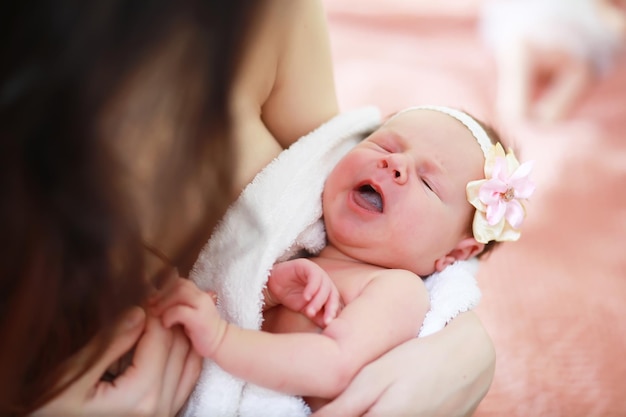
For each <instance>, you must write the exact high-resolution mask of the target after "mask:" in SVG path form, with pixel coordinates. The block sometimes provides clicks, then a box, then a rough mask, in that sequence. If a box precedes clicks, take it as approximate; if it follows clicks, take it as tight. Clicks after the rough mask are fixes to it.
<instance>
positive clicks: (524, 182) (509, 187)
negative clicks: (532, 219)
mask: <svg viewBox="0 0 626 417" xmlns="http://www.w3.org/2000/svg"><path fill="white" fill-rule="evenodd" d="M532 167H533V161H529V162H526V163H524V164H522V165H521V166H520V167H518V168H517V169H516V170H515V171H514V172H513V174H511V175H509V173H508V172H507V169H506V168H507V166H506V160H505V158H501V157H499V158H496V163H495V166H494V168H493V177H492V178H491V179H489V180H487V182H485V183H484V184H483V185H482V186H481V187H480V189H479V191H478V198H480V201H482V203H483V204H484V205H485V206H487V213H486V214H487V222H488V223H489V225H491V226H493V225H495V224H497V223H499V222H500V221H501V220H502V217H504V218H506V220H507V221H508V222H509V224H510V225H511V226H513V227H514V228H516V229H519V228H520V226H521V225H522V222H523V221H524V208H523V207H522V205H521V203H520V202H519V200H520V199H527V198H529V197H530V196H531V195H532V193H533V191H535V184H534V183H533V182H532V181H531V180H530V178H529V175H530V171H531V170H532Z"/></svg>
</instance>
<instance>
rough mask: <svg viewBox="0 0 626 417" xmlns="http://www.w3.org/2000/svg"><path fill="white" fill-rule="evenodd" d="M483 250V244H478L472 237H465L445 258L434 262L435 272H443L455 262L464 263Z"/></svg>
mask: <svg viewBox="0 0 626 417" xmlns="http://www.w3.org/2000/svg"><path fill="white" fill-rule="evenodd" d="M484 248H485V244H484V243H479V242H477V241H476V239H474V238H473V237H466V238H465V239H463V240H461V241H460V242H459V243H457V245H456V246H455V247H454V249H452V250H451V251H450V252H448V253H447V254H446V255H445V256H442V257H441V258H439V259H437V260H436V261H435V270H436V271H437V272H441V271H443V270H444V269H445V268H446V267H447V266H448V265H452V264H453V263H454V262H456V261H465V260H467V259H470V258H471V257H473V256H475V255H478V254H479V253H480V252H482V251H483V249H484Z"/></svg>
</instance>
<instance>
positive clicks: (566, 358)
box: [324, 0, 626, 417]
mask: <svg viewBox="0 0 626 417" xmlns="http://www.w3.org/2000/svg"><path fill="white" fill-rule="evenodd" d="M324 2H325V6H326V10H327V14H328V19H329V25H330V33H331V42H332V48H333V55H334V57H333V59H334V62H335V71H336V82H337V89H338V94H339V100H340V105H341V106H342V109H343V110H349V109H352V108H357V107H361V106H364V105H372V104H373V105H377V106H379V107H380V108H381V110H382V111H383V114H387V113H391V112H393V111H396V110H398V109H401V108H403V107H406V106H409V105H415V104H426V103H430V104H445V105H450V106H456V107H461V108H463V109H465V110H467V111H470V112H472V113H473V114H475V115H476V116H478V117H480V118H482V119H483V120H485V121H487V122H489V123H491V124H494V125H495V126H496V128H498V129H499V130H500V133H501V134H502V135H503V136H504V137H505V138H507V139H508V140H509V141H513V142H514V143H515V146H516V148H517V149H518V151H519V153H521V155H522V159H524V160H529V159H534V160H535V170H534V173H533V179H534V180H535V182H536V183H537V187H538V189H537V192H536V193H535V195H534V196H533V198H532V201H531V204H530V205H529V210H528V212H529V214H528V219H527V222H526V223H525V225H524V233H523V236H522V238H521V240H520V241H518V242H515V243H507V244H505V245H503V246H502V247H500V248H499V249H498V250H497V251H496V252H495V253H493V255H492V256H491V257H490V258H489V259H488V260H487V261H485V262H484V263H483V264H482V266H481V269H480V272H479V275H478V280H479V284H480V286H481V288H482V290H483V300H482V302H481V305H480V306H479V308H478V309H477V312H478V314H479V315H480V317H481V319H482V320H483V322H484V324H485V326H486V327H487V330H488V331H489V332H490V334H491V335H492V337H493V340H494V342H495V346H496V351H497V368H496V374H495V379H494V382H493V385H492V387H491V390H490V392H489V393H488V395H487V397H486V398H485V400H484V401H483V403H482V404H481V405H480V407H479V409H478V411H477V413H476V415H477V416H479V417H487V416H494V417H495V416H498V417H502V416H508V417H513V416H519V417H529V416H544V417H552V416H554V417H556V416H564V417H591V416H624V415H626V360H624V359H623V358H624V356H625V355H626V97H625V96H626V60H621V61H620V62H619V63H618V68H617V69H616V70H615V71H614V72H613V73H612V74H610V75H609V76H608V77H607V78H605V79H602V80H600V81H599V82H598V84H597V85H596V86H595V87H594V88H593V89H592V91H590V92H589V93H588V94H587V95H586V97H585V98H584V100H583V102H582V103H581V104H580V105H579V106H577V107H576V108H575V110H574V112H573V114H572V115H571V116H570V117H569V118H568V119H567V120H565V121H563V122H561V123H559V124H558V125H553V126H539V125H532V124H527V125H524V126H521V127H517V128H515V129H511V128H507V127H506V126H499V125H498V123H497V121H496V120H495V119H494V115H493V101H494V94H495V82H494V81H495V70H494V66H493V62H492V61H491V57H490V54H489V52H488V51H487V50H486V49H485V48H484V46H483V45H482V43H481V40H480V38H479V36H478V33H477V29H476V24H477V19H476V11H477V7H478V5H479V3H480V1H473V2H469V1H463V2H460V1H455V0H440V1H439V2H426V1H425V0H422V1H420V0H413V1H410V0H385V1H383V0H324ZM431 3H432V4H436V5H435V6H433V5H432V4H431ZM459 348H460V349H462V346H460V347H459ZM425 383H427V382H426V381H425Z"/></svg>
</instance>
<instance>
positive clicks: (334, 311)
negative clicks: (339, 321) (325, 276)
mask: <svg viewBox="0 0 626 417" xmlns="http://www.w3.org/2000/svg"><path fill="white" fill-rule="evenodd" d="M342 308H343V304H342V302H341V296H340V295H339V291H338V290H337V287H335V286H334V285H333V286H332V288H331V290H330V294H329V296H328V301H326V304H325V305H324V324H325V325H328V324H329V323H330V322H331V321H333V320H334V319H335V318H336V317H337V316H338V315H339V313H340V312H341V309H342Z"/></svg>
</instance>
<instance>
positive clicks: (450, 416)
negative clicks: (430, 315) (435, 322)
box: [311, 312, 495, 417]
mask: <svg viewBox="0 0 626 417" xmlns="http://www.w3.org/2000/svg"><path fill="white" fill-rule="evenodd" d="M494 369H495V352H494V349H493V345H492V342H491V339H490V338H489V336H488V335H487V334H486V332H485V331H484V329H483V327H482V324H481V323H480V321H479V320H478V318H477V317H476V315H475V314H474V313H472V312H469V313H463V314H461V315H460V316H459V317H457V318H456V319H454V320H453V321H452V322H451V323H450V324H449V325H448V326H447V327H446V328H444V329H443V330H441V331H440V332H438V333H435V334H433V335H431V336H427V337H424V338H420V339H417V338H416V339H412V340H410V341H408V342H406V343H404V344H402V345H400V346H398V347H396V348H394V349H392V350H391V351H389V352H388V353H386V354H385V355H383V356H381V357H380V358H379V359H377V360H375V361H374V362H372V363H370V364H369V365H367V366H366V367H364V368H363V369H362V370H361V371H360V372H359V374H357V376H356V377H355V378H354V380H353V381H352V382H351V383H350V385H349V386H348V388H347V389H346V390H345V391H344V392H343V393H342V394H341V395H340V396H339V397H337V398H336V399H335V400H333V401H332V402H331V403H329V404H328V405H326V406H324V407H322V408H321V409H320V410H318V411H317V412H315V413H314V414H313V415H312V416H311V417H332V416H342V417H356V416H367V417H374V416H380V417H396V416H402V417H408V416H446V417H461V416H470V415H471V414H472V413H473V412H474V410H475V409H476V407H478V404H479V403H480V401H481V400H482V399H483V397H484V396H485V395H486V394H487V391H488V390H489V386H490V385H491V381H492V379H493V373H494Z"/></svg>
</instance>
